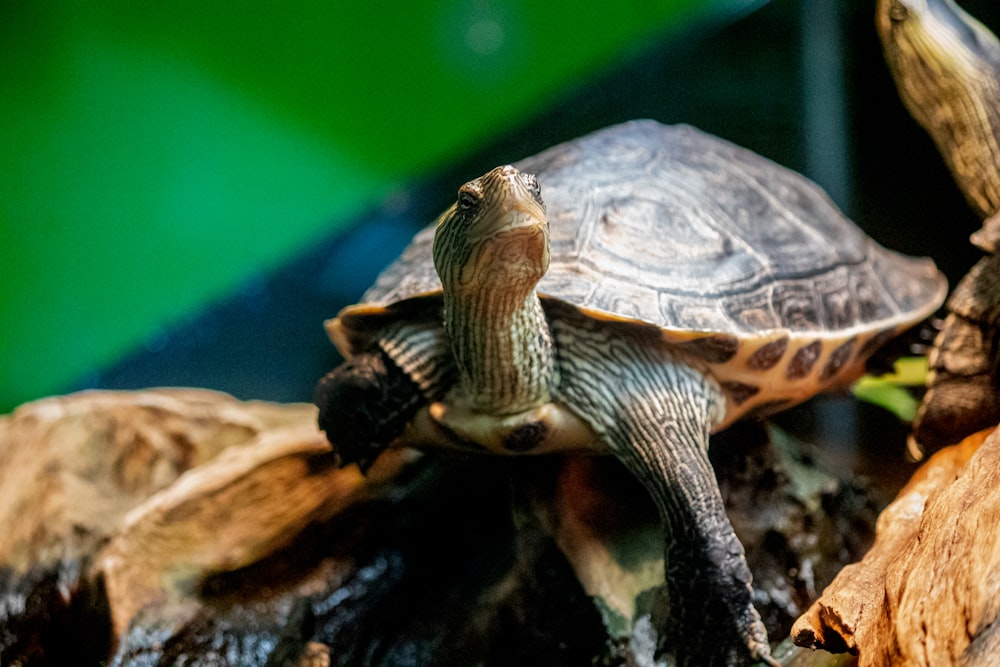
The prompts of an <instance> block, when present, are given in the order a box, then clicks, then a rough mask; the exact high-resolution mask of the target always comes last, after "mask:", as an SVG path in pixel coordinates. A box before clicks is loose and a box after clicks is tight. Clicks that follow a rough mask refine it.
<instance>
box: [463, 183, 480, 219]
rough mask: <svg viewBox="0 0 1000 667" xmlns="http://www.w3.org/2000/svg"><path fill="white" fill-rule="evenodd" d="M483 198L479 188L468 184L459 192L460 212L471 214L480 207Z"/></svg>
mask: <svg viewBox="0 0 1000 667" xmlns="http://www.w3.org/2000/svg"><path fill="white" fill-rule="evenodd" d="M482 198H483V194H482V192H480V190H479V188H476V187H473V186H472V185H470V184H468V183H467V184H465V185H463V186H462V187H461V188H460V189H459V190H458V210H460V211H462V212H463V213H471V212H472V211H474V210H475V209H476V208H477V207H478V206H479V202H480V201H481V200H482Z"/></svg>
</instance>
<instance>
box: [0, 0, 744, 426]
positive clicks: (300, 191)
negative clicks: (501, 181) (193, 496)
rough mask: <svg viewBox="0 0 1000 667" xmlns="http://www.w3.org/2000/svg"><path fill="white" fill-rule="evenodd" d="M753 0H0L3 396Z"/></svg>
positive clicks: (14, 397)
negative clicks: (657, 45) (648, 48)
mask: <svg viewBox="0 0 1000 667" xmlns="http://www.w3.org/2000/svg"><path fill="white" fill-rule="evenodd" d="M759 4H760V3H759V2H747V1H743V2H740V1H737V0H730V1H728V2H727V1H724V0H717V1H714V2H713V1H710V0H658V1H654V0H648V1H641V0H635V1H631V2H629V1H624V2H617V3H614V4H613V5H609V4H608V3H606V2H596V1H591V0H572V2H570V1H569V0H554V1H549V2H545V3H532V2H528V1H527V0H520V1H516V2H502V3H501V2H489V1H485V0H454V1H450V2H449V1H434V0H421V1H409V2H377V1H376V2H365V3H352V2H299V3H281V4H276V3H265V2H256V1H250V2H242V3H239V4H235V3H204V2H190V1H177V2H153V3H147V2H132V1H124V0H122V1H115V0H100V1H95V2H80V3H77V2H65V3H29V2H3V3H0V288H2V289H0V322H2V329H0V358H2V363H0V411H6V410H8V409H10V408H11V407H13V406H14V405H15V404H17V403H19V402H22V401H24V400H27V399H32V398H35V397H38V396H41V395H44V394H48V393H52V392H58V391H62V390H64V389H65V388H66V387H68V386H71V385H73V384H74V383H75V382H76V381H77V380H78V379H79V378H80V377H81V376H85V375H86V374H87V373H91V372H93V369H95V368H99V367H101V366H103V365H106V364H109V363H112V362H113V361H114V360H116V359H117V358H119V357H120V356H121V355H123V354H125V353H126V352H127V351H129V350H131V349H133V348H134V347H136V346H137V345H139V344H140V343H142V342H143V341H146V340H149V339H151V338H155V337H156V335H157V332H158V331H161V330H163V329H164V328H169V327H170V326H171V323H174V322H177V321H180V320H182V319H183V318H185V317H188V316H189V315H190V313H193V312H197V310H198V309H199V308H201V307H203V306H204V305H205V304H206V303H211V302H212V301H213V300H217V299H220V298H222V297H223V296H224V295H226V294H227V293H229V292H231V291H232V290H234V289H236V288H237V286H238V285H240V284H241V281H243V280H244V279H245V278H246V277H247V276H248V275H253V274H257V273H259V272H261V271H265V272H266V271H267V270H269V269H270V268H273V267H276V266H279V265H280V264H281V262H282V261H284V260H285V258H287V257H290V256H293V255H294V254H295V253H297V252H300V251H302V249H303V248H307V247H309V245H310V244H311V243H314V242H316V240H317V239H318V238H321V237H323V236H325V235H328V234H329V233H330V232H331V229H333V228H334V227H335V226H336V225H337V224H338V223H339V222H345V221H350V220H353V219H354V218H355V216H356V215H357V214H358V213H359V212H361V211H363V210H365V209H366V207H369V206H371V205H372V204H373V202H377V201H379V200H380V199H381V198H383V197H384V196H385V195H386V194H387V193H391V192H393V191H395V190H396V189H398V188H399V187H400V184H402V183H406V182H408V181H410V180H411V179H414V178H415V177H417V176H419V175H422V174H425V173H428V172H431V171H433V170H435V169H437V168H439V167H441V166H442V165H443V164H446V163H448V162H450V161H454V160H457V159H461V158H463V157H465V156H467V155H469V154H470V153H471V152H472V151H473V150H474V149H475V148H476V147H477V146H481V145H482V144H483V143H484V142H486V141H488V140H489V139H490V138H491V137H495V136H496V135H497V134H498V133H500V132H502V131H504V130H505V129H506V128H509V127H510V126H511V125H513V124H516V122H518V121H517V119H520V118H526V117H530V116H531V115H532V114H535V113H537V112H538V111H539V110H541V109H543V108H545V107H546V105H548V104H550V103H551V102H552V100H554V99H557V98H558V97H559V96H560V95H563V94H565V92H566V91H567V90H569V89H571V88H572V87H573V86H574V85H575V82H576V81H579V80H581V79H583V78H587V77H590V76H592V75H593V74H594V73H595V72H598V71H600V70H601V69H602V68H605V67H607V65H608V63H611V62H615V61H617V60H619V59H621V58H622V57H623V56H625V55H627V54H628V53H630V52H635V51H637V50H639V49H641V48H643V46H644V45H646V44H648V43H649V42H650V41H652V40H664V39H669V38H670V37H671V36H672V35H679V34H682V33H684V32H685V31H687V30H689V29H690V27H691V26H692V25H695V24H697V23H699V22H705V21H709V20H714V19H718V18H719V17H720V16H723V15H732V14H733V13H740V12H743V11H745V10H748V9H749V8H750V7H751V6H754V5H759Z"/></svg>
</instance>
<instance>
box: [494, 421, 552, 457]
mask: <svg viewBox="0 0 1000 667" xmlns="http://www.w3.org/2000/svg"><path fill="white" fill-rule="evenodd" d="M548 430H549V429H548V427H547V426H546V425H545V424H544V422H530V423H528V424H522V425H520V426H518V427H517V428H515V429H514V430H513V431H511V432H510V434H508V435H507V437H506V438H505V439H504V441H503V448H504V449H506V450H507V451H508V452H528V451H531V450H532V449H534V448H535V447H537V446H538V445H540V444H542V442H543V441H544V440H545V436H546V435H547V434H548Z"/></svg>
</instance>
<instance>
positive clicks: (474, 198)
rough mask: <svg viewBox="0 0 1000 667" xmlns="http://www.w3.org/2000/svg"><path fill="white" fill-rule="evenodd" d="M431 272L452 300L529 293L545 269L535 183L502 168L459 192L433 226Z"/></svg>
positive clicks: (545, 229) (543, 222) (543, 226)
mask: <svg viewBox="0 0 1000 667" xmlns="http://www.w3.org/2000/svg"><path fill="white" fill-rule="evenodd" d="M434 267H435V268H436V269H437V272H438V275H439V276H440V277H441V282H442V284H443V285H444V289H445V292H450V293H451V294H452V295H454V296H459V295H461V294H468V293H476V292H482V291H483V290H487V291H498V290H499V291H507V292H510V293H514V292H521V291H523V290H528V291H533V290H534V288H535V285H536V284H537V283H538V281H539V280H540V279H541V277H542V276H543V275H545V271H546V270H548V267H549V222H548V218H547V217H546V216H545V205H544V204H543V203H542V196H541V190H540V188H539V186H538V181H537V180H535V177H534V176H532V175H531V174H524V173H521V172H520V171H518V170H517V169H515V168H514V167H512V166H510V165H506V166H503V167H497V168H496V169H493V170H491V171H489V172H487V173H486V174H484V175H483V176H480V177H479V178H477V179H474V180H472V181H469V182H468V183H466V184H465V185H463V186H462V187H461V188H459V190H458V198H457V200H456V202H455V203H454V204H453V205H452V206H451V207H450V208H449V209H448V210H447V211H445V212H444V214H443V215H442V216H441V218H440V219H439V220H438V225H437V231H436V233H435V236H434Z"/></svg>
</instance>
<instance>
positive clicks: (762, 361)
mask: <svg viewBox="0 0 1000 667" xmlns="http://www.w3.org/2000/svg"><path fill="white" fill-rule="evenodd" d="M787 350H788V336H783V337H781V338H779V339H778V340H772V341H771V342H770V343H766V344H764V345H761V346H760V347H759V348H757V350H756V351H755V352H754V353H753V354H751V355H750V356H749V358H747V367H748V368H751V369H753V370H755V371H766V370H767V369H769V368H773V367H774V365H775V364H777V363H778V362H779V361H781V358H782V357H783V356H785V352H786V351H787Z"/></svg>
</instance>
